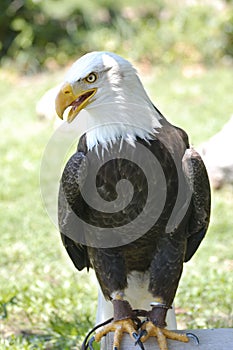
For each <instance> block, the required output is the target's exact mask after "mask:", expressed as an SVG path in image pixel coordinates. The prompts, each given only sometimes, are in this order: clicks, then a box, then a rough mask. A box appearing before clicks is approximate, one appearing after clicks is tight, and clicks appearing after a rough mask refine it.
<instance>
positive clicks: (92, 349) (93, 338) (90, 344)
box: [87, 337, 95, 350]
mask: <svg viewBox="0 0 233 350" xmlns="http://www.w3.org/2000/svg"><path fill="white" fill-rule="evenodd" d="M94 341H95V337H91V339H90V340H89V342H88V348H89V349H90V350H94V348H93V346H92V344H93V343H94ZM88 348H87V349H88Z"/></svg>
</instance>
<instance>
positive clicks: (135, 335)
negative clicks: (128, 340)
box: [133, 330, 147, 350]
mask: <svg viewBox="0 0 233 350" xmlns="http://www.w3.org/2000/svg"><path fill="white" fill-rule="evenodd" d="M146 333H147V332H146V331H145V330H143V331H141V332H140V333H139V334H137V333H133V337H134V339H135V340H136V342H135V343H134V345H135V346H136V345H139V346H140V348H141V349H142V350H145V348H144V345H143V343H142V342H141V337H142V336H143V335H145V334H146Z"/></svg>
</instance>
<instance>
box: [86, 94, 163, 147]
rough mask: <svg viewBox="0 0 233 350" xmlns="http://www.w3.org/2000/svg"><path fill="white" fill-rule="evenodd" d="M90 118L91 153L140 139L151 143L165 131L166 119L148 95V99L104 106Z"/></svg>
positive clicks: (87, 140) (88, 111)
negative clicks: (117, 143) (162, 122)
mask: <svg viewBox="0 0 233 350" xmlns="http://www.w3.org/2000/svg"><path fill="white" fill-rule="evenodd" d="M86 112H87V115H86V123H87V130H86V142H87V148H88V150H92V149H93V148H95V147H96V146H97V145H99V144H101V145H102V146H103V147H105V148H107V147H109V146H110V147H111V145H112V144H113V143H115V142H116V141H117V140H122V141H126V142H128V143H130V144H134V142H135V140H136V138H141V139H144V140H150V139H152V138H153V135H154V134H155V133H156V132H158V129H159V128H161V123H160V119H161V118H162V117H161V115H160V114H159V113H158V111H157V110H156V109H155V107H154V106H153V104H152V103H151V101H150V100H149V98H148V97H147V95H145V96H144V99H143V98H142V97H141V100H140V99H139V100H138V101H135V98H134V100H133V101H131V100H130V99H129V98H128V99H127V101H123V102H122V101H121V102H120V103H115V102H114V103H106V104H100V105H98V106H96V107H95V108H90V109H88V110H87V111H86Z"/></svg>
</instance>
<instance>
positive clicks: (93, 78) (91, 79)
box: [84, 73, 97, 84]
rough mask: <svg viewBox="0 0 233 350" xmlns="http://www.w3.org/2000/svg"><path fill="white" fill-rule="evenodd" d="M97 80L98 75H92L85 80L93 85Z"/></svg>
mask: <svg viewBox="0 0 233 350" xmlns="http://www.w3.org/2000/svg"><path fill="white" fill-rule="evenodd" d="M96 79H97V74H96V73H90V74H89V75H88V76H87V77H86V78H85V79H84V80H85V81H86V82H87V83H89V84H91V83H94V82H95V81H96Z"/></svg>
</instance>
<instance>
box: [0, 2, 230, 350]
mask: <svg viewBox="0 0 233 350" xmlns="http://www.w3.org/2000/svg"><path fill="white" fill-rule="evenodd" d="M0 49H1V57H0V59H1V67H0V96H1V99H0V110H1V115H0V130H1V138H0V152H1V153H0V154H1V157H0V169H1V171H0V179H1V187H0V210H1V215H0V227H1V239H0V349H11V350H15V349H17V350H18V349H20V350H21V349H24V350H28V349H57V350H66V349H67V350H68V349H73V350H74V349H80V346H81V342H82V340H83V338H84V336H85V334H86V332H87V331H88V329H89V328H91V327H92V326H93V324H94V322H95V310H96V305H97V300H96V298H97V287H96V282H95V277H94V274H93V273H89V274H87V273H86V271H84V272H82V273H78V272H77V271H76V270H75V269H74V267H73V266H72V263H71V262H70V261H69V258H68V257H67V255H66V252H65V250H64V248H63V247H62V244H61V242H60V237H59V233H58V232H57V230H56V228H55V226H54V225H53V224H52V223H51V222H50V219H49V218H48V216H47V213H46V210H45V208H44V206H43V202H42V198H41V194H40V183H39V173H40V165H41V159H42V156H43V152H44V150H45V147H46V145H47V143H48V141H49V139H50V137H51V136H52V134H53V132H54V127H55V126H54V119H49V120H48V119H40V118H39V117H38V115H37V114H36V103H37V101H38V100H39V99H40V98H41V96H42V95H43V94H44V93H45V92H46V90H48V89H49V88H52V87H54V86H55V85H57V84H58V83H60V82H61V81H62V80H63V77H64V73H65V70H66V67H67V66H69V65H70V63H71V62H73V61H74V60H75V59H77V58H78V57H80V56H81V55H82V54H83V53H85V52H87V51H93V50H110V51H115V52H116V53H118V54H121V55H123V56H124V57H126V58H128V59H129V60H130V61H132V62H133V63H134V64H135V65H136V67H137V68H138V70H139V74H140V77H141V79H142V81H143V83H144V85H145V87H146V90H147V91H148V93H149V95H150V96H151V99H152V100H153V101H154V103H155V104H156V106H157V107H158V108H159V109H160V110H161V111H162V112H163V113H164V115H165V116H166V117H167V118H168V119H169V120H170V121H171V122H173V123H174V124H176V125H178V126H180V127H183V128H184V129H185V130H186V131H187V132H188V134H189V135H190V139H191V142H192V143H193V144H194V145H195V146H198V145H200V144H201V143H202V142H203V141H205V140H207V139H208V138H209V137H211V136H212V135H214V134H215V133H216V132H218V131H219V130H220V129H221V127H222V125H223V124H224V123H226V122H227V121H228V119H229V118H230V115H231V114H232V110H233V108H232V107H233V103H232V81H233V74H232V68H233V63H232V62H233V61H232V55H233V7H232V2H231V1H224V0H203V1H198V0H176V1H172V0H166V1H165V0H161V1H160V0H158V1H149V0H144V1H143V3H142V2H141V1H139V0H132V1H123V0H119V1H113V0H101V1H98V2H94V1H90V0H86V1H75V0H70V1H65V0H57V1H55V0H47V1H45V0H44V1H40V0H34V1H32V0H28V1H26V0H25V1H23V0H14V1H6V0H1V2H0ZM46 108H47V109H48V110H49V109H50V108H51V110H52V109H53V101H51V105H48V106H46ZM54 118H55V117H54ZM212 197H213V200H212V217H211V225H210V229H209V232H208V235H207V237H206V238H205V240H204V242H203V244H202V245H201V247H200V249H199V250H198V252H197V253H196V254H195V256H194V258H193V259H192V260H191V261H190V262H189V263H188V264H186V265H185V270H184V274H183V276H182V279H181V283H180V286H179V289H178V293H177V298H176V310H177V320H178V326H179V328H180V329H186V328H205V327H209V328H211V327H233V310H232V300H233V288H232V286H233V239H232V228H233V218H232V211H233V188H232V186H231V185H226V186H225V187H224V188H222V189H221V190H219V191H212ZM54 200H56V199H54ZM223 341H224V340H223Z"/></svg>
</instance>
